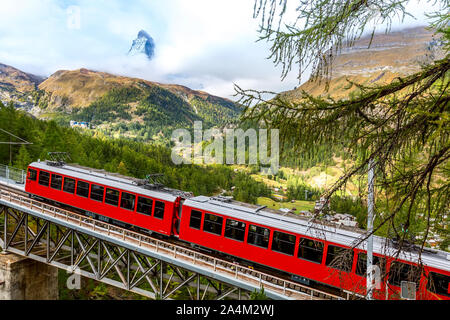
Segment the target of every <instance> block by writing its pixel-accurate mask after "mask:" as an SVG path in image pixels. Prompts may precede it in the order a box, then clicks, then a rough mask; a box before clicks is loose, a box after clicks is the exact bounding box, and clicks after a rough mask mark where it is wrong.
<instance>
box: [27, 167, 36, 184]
mask: <svg viewBox="0 0 450 320" xmlns="http://www.w3.org/2000/svg"><path fill="white" fill-rule="evenodd" d="M36 178H37V171H36V170H34V169H28V176H27V179H28V180H32V181H36Z"/></svg>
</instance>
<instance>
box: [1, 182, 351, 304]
mask: <svg viewBox="0 0 450 320" xmlns="http://www.w3.org/2000/svg"><path fill="white" fill-rule="evenodd" d="M0 199H3V200H6V201H9V202H11V203H15V204H19V205H21V206H23V207H26V208H28V209H30V210H33V211H36V212H39V213H42V214H46V215H49V216H52V217H54V218H58V219H60V220H63V221H65V222H69V223H71V224H74V225H78V226H80V227H84V228H87V229H91V230H92V231H95V232H96V233H99V234H103V235H104V236H108V237H111V238H115V239H118V240H122V241H125V242H127V243H129V244H132V245H134V246H137V247H140V248H145V249H146V250H149V251H151V252H155V253H157V254H159V255H164V256H167V257H170V258H173V259H182V260H183V261H184V262H187V263H190V264H192V265H197V266H200V267H202V268H204V269H207V270H209V271H212V272H214V273H216V272H221V273H222V274H226V275H227V276H228V277H233V278H234V279H236V280H240V281H245V282H248V283H251V284H253V285H254V286H257V287H259V288H261V287H263V288H264V289H265V290H272V291H274V292H277V293H278V294H280V295H282V296H286V297H289V298H293V299H320V300H322V299H332V300H342V299H343V298H342V297H339V296H335V295H333V294H330V293H327V292H323V291H321V290H317V289H313V288H310V287H307V286H303V285H301V284H299V283H297V282H292V281H288V280H285V279H282V278H278V277H275V276H272V275H268V274H265V273H262V272H259V271H257V270H254V269H250V268H247V267H244V266H241V265H238V264H235V263H232V262H229V261H225V260H222V259H218V258H216V257H213V256H210V255H206V254H203V253H200V252H197V251H194V250H191V249H188V248H186V247H183V246H179V245H176V244H173V243H171V242H166V241H163V240H159V239H155V238H152V237H149V236H146V235H143V234H140V233H136V232H133V231H130V230H127V229H123V228H121V227H117V226H114V225H111V224H108V223H105V222H101V221H98V220H95V219H93V218H91V217H87V216H82V215H79V214H76V213H73V212H70V211H67V210H64V209H61V208H58V207H55V206H51V205H49V204H47V203H43V202H40V201H36V200H34V199H30V198H28V197H24V196H22V195H19V194H17V193H14V192H11V191H9V190H2V189H1V188H0Z"/></svg>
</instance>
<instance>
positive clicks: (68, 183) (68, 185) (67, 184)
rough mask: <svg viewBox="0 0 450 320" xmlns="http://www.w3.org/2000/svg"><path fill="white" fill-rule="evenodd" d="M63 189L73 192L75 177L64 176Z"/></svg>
mask: <svg viewBox="0 0 450 320" xmlns="http://www.w3.org/2000/svg"><path fill="white" fill-rule="evenodd" d="M63 191H65V192H69V193H74V192H75V179H71V178H64V184H63Z"/></svg>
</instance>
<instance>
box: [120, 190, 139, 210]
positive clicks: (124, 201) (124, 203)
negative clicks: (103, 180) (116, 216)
mask: <svg viewBox="0 0 450 320" xmlns="http://www.w3.org/2000/svg"><path fill="white" fill-rule="evenodd" d="M135 202H136V196H135V195H134V194H130V193H126V192H122V198H121V199H120V207H121V208H124V209H127V210H131V211H134V203H135Z"/></svg>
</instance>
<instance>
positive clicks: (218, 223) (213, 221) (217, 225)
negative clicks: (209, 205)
mask: <svg viewBox="0 0 450 320" xmlns="http://www.w3.org/2000/svg"><path fill="white" fill-rule="evenodd" d="M222 223H223V218H222V217H219V216H216V215H213V214H209V213H205V218H204V221H203V231H206V232H211V233H214V234H218V235H221V234H222Z"/></svg>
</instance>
